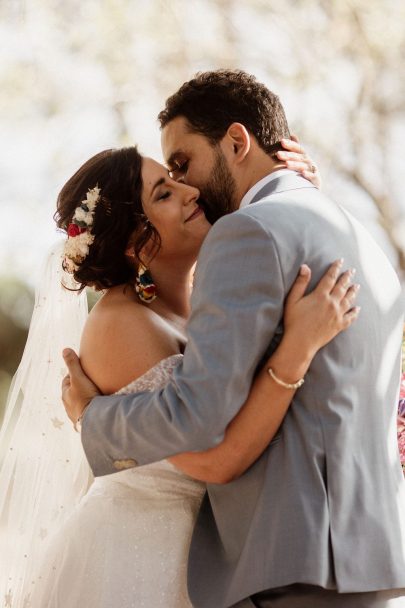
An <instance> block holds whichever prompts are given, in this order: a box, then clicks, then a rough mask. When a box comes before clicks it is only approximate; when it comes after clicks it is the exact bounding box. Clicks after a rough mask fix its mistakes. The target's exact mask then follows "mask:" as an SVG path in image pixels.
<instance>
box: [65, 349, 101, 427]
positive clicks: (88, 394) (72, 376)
mask: <svg viewBox="0 0 405 608" xmlns="http://www.w3.org/2000/svg"><path fill="white" fill-rule="evenodd" d="M63 359H64V361H65V363H66V367H67V368H68V374H67V375H66V376H65V377H64V378H63V380H62V401H63V405H64V406H65V410H66V413H67V415H68V416H69V418H70V420H71V421H72V422H73V424H76V423H77V422H78V420H79V419H80V418H81V416H82V415H83V412H84V410H85V409H86V407H87V406H88V405H89V403H90V401H91V400H92V399H93V397H97V396H98V395H100V394H101V393H100V391H99V389H98V388H97V386H96V385H95V384H94V383H93V382H92V381H91V380H90V378H88V376H86V374H85V373H84V371H83V369H82V366H81V365H80V359H79V357H78V356H77V355H76V353H75V352H74V350H72V349H70V348H65V350H64V351H63Z"/></svg>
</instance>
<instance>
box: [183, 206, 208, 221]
mask: <svg viewBox="0 0 405 608" xmlns="http://www.w3.org/2000/svg"><path fill="white" fill-rule="evenodd" d="M202 213H204V211H203V210H202V208H201V207H200V206H198V207H197V209H195V210H194V211H193V213H192V214H191V215H189V216H188V218H187V219H186V220H185V222H184V223H186V222H191V220H193V219H194V218H196V217H199V216H200V215H201V214H202Z"/></svg>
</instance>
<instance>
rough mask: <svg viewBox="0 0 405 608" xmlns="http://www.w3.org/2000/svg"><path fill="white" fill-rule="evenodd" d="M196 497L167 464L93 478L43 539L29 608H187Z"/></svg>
mask: <svg viewBox="0 0 405 608" xmlns="http://www.w3.org/2000/svg"><path fill="white" fill-rule="evenodd" d="M202 493H203V488H202V487H201V486H199V485H198V484H196V483H195V482H194V481H193V480H191V479H188V478H185V477H184V476H182V475H181V474H180V473H179V472H177V471H176V470H175V469H174V467H172V465H170V463H168V462H162V463H157V464H154V465H148V466H145V467H140V468H138V469H131V470H129V471H123V472H121V473H117V474H115V475H109V476H107V477H102V478H98V479H96V481H95V482H94V484H93V485H92V487H91V488H90V490H89V492H88V493H87V495H86V496H85V497H84V498H83V500H82V501H81V503H80V504H79V506H78V508H77V509H76V510H75V511H74V512H73V513H72V515H71V516H70V517H69V518H68V520H67V521H66V522H65V524H64V526H63V528H62V529H60V530H59V531H58V533H57V534H56V535H55V536H54V538H51V539H50V540H49V543H48V550H47V552H46V557H45V559H44V562H43V563H42V566H41V567H40V572H39V575H38V578H37V579H36V581H35V586H34V588H33V593H32V596H31V603H30V604H29V605H30V606H33V607H34V608H78V607H80V606H83V607H84V606H85V607H86V608H118V607H119V608H130V607H134V608H141V607H142V608H143V607H145V608H152V607H153V608H154V607H158V606H161V607H162V608H163V607H165V608H190V607H191V604H190V601H189V599H188V594H187V559H188V549H189V545H190V540H191V534H192V530H193V525H194V521H195V518H196V515H197V512H198V508H199V505H200V502H201V497H202Z"/></svg>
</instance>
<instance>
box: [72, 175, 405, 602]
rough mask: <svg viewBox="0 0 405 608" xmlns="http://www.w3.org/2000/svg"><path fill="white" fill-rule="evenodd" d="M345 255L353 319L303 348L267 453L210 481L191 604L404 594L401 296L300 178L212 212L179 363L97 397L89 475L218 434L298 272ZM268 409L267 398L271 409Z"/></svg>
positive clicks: (203, 444)
mask: <svg viewBox="0 0 405 608" xmlns="http://www.w3.org/2000/svg"><path fill="white" fill-rule="evenodd" d="M341 256H344V258H345V266H346V267H350V266H354V267H356V268H357V275H356V276H357V279H356V280H358V282H359V283H361V286H362V290H361V292H360V297H359V301H360V304H361V306H362V312H361V316H360V318H359V320H358V321H357V322H356V323H355V324H354V325H353V326H352V327H351V328H350V329H349V330H348V331H346V332H343V333H342V334H340V335H339V336H338V337H337V338H336V339H335V340H334V341H333V342H331V343H330V344H328V345H327V346H326V347H324V348H323V349H321V351H320V352H319V353H318V354H317V356H316V357H315V359H314V361H313V363H312V365H311V369H310V371H309V373H308V375H307V378H306V382H305V384H304V386H303V387H302V388H301V389H300V390H299V391H298V392H297V393H296V396H295V398H294V400H293V403H292V405H291V407H290V409H289V411H288V413H287V416H286V418H285V420H284V423H283V425H282V427H281V429H280V431H279V433H278V434H277V436H276V437H275V438H274V439H273V441H272V442H271V443H270V445H269V447H268V449H267V450H266V451H265V452H264V453H263V455H262V456H261V457H260V458H259V459H258V461H257V462H256V463H255V464H254V465H253V466H252V467H250V469H249V470H248V471H247V472H246V473H245V474H244V475H242V476H241V477H240V478H239V479H238V480H236V481H234V482H232V483H230V484H228V485H223V486H219V485H218V486H216V485H210V486H209V487H208V492H207V494H206V497H205V499H204V502H203V505H202V508H201V511H200V514H199V518H198V521H197V525H196V528H195V532H194V536H193V540H192V545H191V550H190V558H189V592H190V597H191V599H192V602H193V604H194V605H195V606H196V607H199V608H213V607H214V606H215V608H220V607H227V606H231V605H232V604H234V603H236V602H237V601H238V600H240V599H242V598H244V597H246V596H249V595H251V594H253V593H255V592H259V591H260V590H263V589H268V588H272V587H278V586H282V585H288V584H291V583H297V582H302V583H311V584H314V585H320V586H324V587H334V586H336V587H337V588H338V590H339V591H341V592H350V591H371V590H376V589H389V588H397V587H405V521H404V508H405V484H404V479H403V476H402V471H401V467H400V463H399V456H398V448H397V445H396V428H395V421H396V416H395V413H396V404H397V398H398V385H399V370H400V344H401V335H402V322H403V315H402V305H401V298H400V285H399V282H398V279H397V277H396V275H395V272H394V271H393V269H392V267H391V265H390V263H389V262H388V260H387V259H386V257H385V255H384V253H383V252H382V251H381V250H380V249H379V247H378V246H377V245H376V243H375V242H374V241H373V239H372V238H371V237H370V236H369V234H368V233H367V231H366V230H365V229H364V228H363V227H362V226H361V225H360V224H359V223H358V222H357V221H356V220H355V219H354V218H353V217H352V216H351V215H350V214H349V213H347V212H346V211H345V210H344V209H342V208H341V207H339V206H338V205H336V204H334V203H333V202H331V201H330V200H328V199H327V198H326V197H325V196H323V195H322V194H321V193H320V192H319V191H318V190H316V189H315V188H313V187H312V186H311V184H310V183H309V182H307V181H306V180H304V179H303V178H301V177H299V176H297V175H295V174H294V175H291V174H287V173H286V174H285V175H284V176H281V177H279V178H277V179H275V180H274V181H273V182H271V183H269V184H268V185H267V186H266V187H265V188H264V189H263V190H262V192H260V193H259V195H257V196H256V198H255V201H254V202H253V203H252V204H251V205H249V206H248V207H246V208H244V209H241V210H239V211H237V212H235V213H233V214H231V215H228V216H226V217H224V218H222V219H221V220H219V221H218V222H217V223H216V224H215V226H214V227H213V228H212V230H211V231H210V234H209V235H208V237H207V239H206V241H205V243H204V245H203V248H202V250H201V253H200V257H199V262H198V268H197V273H196V279H195V286H194V293H193V298H192V311H193V312H192V316H191V320H190V323H189V328H188V338H189V340H188V345H187V347H186V351H185V355H184V359H183V362H182V364H181V365H179V367H178V368H177V370H176V371H175V374H174V376H173V379H172V381H171V382H170V383H169V384H168V385H167V387H166V388H165V389H163V390H161V391H155V392H152V393H140V394H137V395H131V396H126V397H122V396H113V397H99V398H97V399H95V400H94V401H93V402H92V404H91V405H90V407H89V408H88V410H87V412H86V414H85V417H84V421H83V430H82V437H83V445H84V448H85V451H86V454H87V457H88V460H89V463H90V465H91V467H92V469H93V472H94V474H95V475H105V474H108V473H112V472H114V471H115V470H116V469H115V468H114V462H115V461H120V460H127V459H133V460H134V461H136V462H137V463H138V464H139V465H142V464H146V463H149V462H153V461H157V460H160V459H162V458H164V457H166V456H168V455H171V454H174V453H178V452H182V451H187V450H191V449H194V450H195V449H197V450H203V449H207V448H209V447H211V446H213V445H215V444H216V443H217V442H219V441H221V438H222V437H223V433H224V430H225V428H226V425H227V424H228V423H229V421H230V420H231V419H232V418H233V417H234V416H235V414H236V413H237V411H238V410H239V408H240V407H241V405H242V404H243V402H244V401H245V399H246V396H247V395H248V392H249V388H250V385H251V382H252V378H253V376H254V373H255V370H256V369H257V367H258V365H259V364H260V361H261V359H262V357H263V354H264V353H265V352H267V354H269V353H270V352H271V351H272V350H274V348H275V347H276V345H277V343H278V341H279V339H280V335H281V334H282V331H283V327H282V317H283V305H284V300H285V297H286V295H287V293H288V291H289V289H290V287H291V285H292V283H293V282H294V280H295V278H296V276H297V273H298V270H299V266H300V264H301V263H303V262H306V263H307V264H308V265H309V266H310V267H311V269H312V273H313V278H312V285H315V283H316V282H317V281H318V280H319V278H320V277H321V275H322V274H323V273H324V272H325V270H326V269H327V267H328V266H329V264H330V263H331V262H332V261H333V260H335V259H336V258H338V257H341ZM269 407H271V403H269Z"/></svg>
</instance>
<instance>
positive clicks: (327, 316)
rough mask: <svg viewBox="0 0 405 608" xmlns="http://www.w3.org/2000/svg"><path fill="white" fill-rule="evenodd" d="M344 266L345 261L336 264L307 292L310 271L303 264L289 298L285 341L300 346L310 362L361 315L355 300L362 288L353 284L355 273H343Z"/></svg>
mask: <svg viewBox="0 0 405 608" xmlns="http://www.w3.org/2000/svg"><path fill="white" fill-rule="evenodd" d="M342 266H343V260H336V261H335V262H333V264H331V265H330V266H329V268H328V270H327V271H326V273H325V274H324V275H323V277H322V278H321V279H320V280H319V282H318V284H317V285H316V287H315V288H314V289H313V290H312V291H311V292H309V293H306V291H307V288H308V285H309V282H310V278H311V270H310V268H309V267H308V266H307V265H306V264H303V265H302V266H301V269H300V273H299V275H298V277H297V279H296V280H295V282H294V284H293V285H292V287H291V290H290V292H289V295H288V297H287V300H286V303H285V307H284V338H287V340H290V341H292V342H293V343H294V344H295V345H296V346H297V345H299V348H300V349H302V351H303V352H304V353H307V354H308V357H309V359H312V358H313V356H314V355H315V354H316V352H317V351H318V350H319V349H320V348H322V347H323V346H325V345H326V344H327V343H328V342H330V341H331V340H332V339H333V338H334V337H335V336H337V335H338V334H339V333H340V332H341V331H344V330H346V329H348V328H349V327H350V326H351V325H352V324H353V323H354V322H355V321H356V319H357V318H358V316H359V313H360V307H359V306H355V301H356V298H357V294H358V291H359V288H360V285H359V284H356V283H353V277H354V273H355V270H354V269H349V270H346V271H343V268H342ZM284 338H283V339H284Z"/></svg>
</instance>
